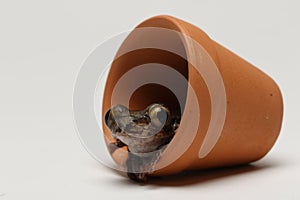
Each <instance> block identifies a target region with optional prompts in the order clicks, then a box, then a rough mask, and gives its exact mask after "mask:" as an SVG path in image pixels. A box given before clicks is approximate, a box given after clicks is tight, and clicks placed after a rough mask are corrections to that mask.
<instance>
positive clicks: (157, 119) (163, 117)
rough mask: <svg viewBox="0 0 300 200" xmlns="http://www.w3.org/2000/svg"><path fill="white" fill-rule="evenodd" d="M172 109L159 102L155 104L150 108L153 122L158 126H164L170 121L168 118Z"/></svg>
mask: <svg viewBox="0 0 300 200" xmlns="http://www.w3.org/2000/svg"><path fill="white" fill-rule="evenodd" d="M169 115H170V111H169V110H168V109H167V108H166V107H164V106H162V105H159V104H154V105H153V106H151V107H150V109H149V117H150V119H151V124H153V125H154V126H156V127H157V128H163V127H164V126H165V125H166V124H167V123H168V118H169Z"/></svg>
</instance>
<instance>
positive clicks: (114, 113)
mask: <svg viewBox="0 0 300 200" xmlns="http://www.w3.org/2000/svg"><path fill="white" fill-rule="evenodd" d="M175 113H177V112H174V111H173V112H172V111H170V110H169V109H168V108H167V107H165V106H164V105H162V104H151V105H150V106H148V107H147V108H146V109H145V110H142V111H130V110H128V109H127V108H126V107H125V106H123V105H116V106H113V107H112V108H111V109H109V110H108V111H107V112H106V114H105V123H106V125H107V127H108V128H109V129H110V130H111V134H112V136H113V138H115V139H116V142H114V143H111V144H110V145H109V147H110V151H111V153H112V152H113V151H114V150H116V149H117V148H120V147H123V146H127V147H128V151H129V153H128V159H127V161H126V167H127V171H128V173H127V174H128V176H129V178H131V179H134V180H136V181H145V180H146V175H147V173H148V172H151V171H152V170H153V169H152V168H153V166H154V165H155V163H156V162H157V161H158V159H159V157H160V154H161V152H162V151H163V149H164V147H165V146H166V145H167V144H168V143H169V142H170V141H171V140H172V138H173V136H174V134H175V131H176V129H177V128H178V125H179V121H180V115H178V114H175Z"/></svg>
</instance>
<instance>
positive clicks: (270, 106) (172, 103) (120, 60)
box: [102, 16, 283, 176]
mask: <svg viewBox="0 0 300 200" xmlns="http://www.w3.org/2000/svg"><path fill="white" fill-rule="evenodd" d="M193 42H196V43H193ZM149 45H150V46H149ZM151 45H152V46H151ZM197 45H198V46H197ZM170 49H171V50H170ZM175 51H176V52H175ZM149 63H150V64H151V63H152V64H153V67H152V68H151V67H149V66H148V67H145V68H144V69H145V70H146V71H145V73H144V74H143V73H142V70H143V68H142V70H140V72H141V75H136V74H135V75H134V76H130V78H127V79H124V80H122V81H121V82H122V84H118V83H119V81H120V79H122V77H123V76H124V75H126V73H128V72H129V71H131V70H132V69H134V68H135V67H137V66H141V65H147V64H149ZM155 65H162V66H169V68H171V69H173V71H174V70H175V73H173V74H175V75H176V72H177V74H178V73H179V74H180V75H181V76H182V77H184V78H185V80H186V82H185V81H184V80H177V79H176V78H174V80H173V79H172V73H170V75H168V74H164V75H163V76H164V77H166V78H168V79H170V81H171V82H172V81H173V82H172V83H174V85H176V84H177V86H176V87H174V88H175V89H176V88H177V89H178V88H179V89H178V94H179V96H180V99H176V97H177V96H178V95H176V92H174V91H172V89H169V88H168V87H167V86H166V85H165V86H162V85H160V84H159V83H158V84H155V81H154V82H153V83H151V81H149V80H147V81H145V82H146V83H147V84H144V85H139V84H141V83H142V82H143V80H145V79H147V75H149V76H150V77H154V76H151V74H153V73H154V74H155V73H156V74H157V76H161V71H160V68H159V67H155ZM147 70H150V71H147ZM151 70H152V71H151ZM155 70H157V71H155ZM165 72H168V70H166V71H165ZM165 72H163V73H165ZM170 72H171V71H170ZM155 77H156V76H155ZM141 80H142V82H141ZM169 85H170V84H169ZM171 85H172V84H171ZM116 87H119V88H120V89H116ZM127 88H131V89H129V90H132V88H136V90H135V91H131V92H128V90H127ZM128 95H129V96H128ZM103 102H104V103H103V113H102V114H103V116H104V115H105V112H106V111H107V110H108V109H109V108H110V107H111V106H112V105H114V104H123V105H126V104H127V105H128V106H129V108H130V109H144V108H145V107H147V106H148V105H149V104H151V103H155V102H156V103H157V102H158V103H163V104H165V105H168V106H169V107H170V108H171V109H173V108H176V107H178V106H179V107H180V106H181V111H182V112H181V122H180V125H179V128H178V129H177V131H176V134H175V136H174V138H173V139H172V141H171V142H170V143H169V144H168V145H167V147H166V149H165V150H164V151H163V153H162V155H161V156H160V159H159V160H158V162H157V163H156V164H155V168H154V170H153V171H152V172H150V173H149V175H150V176H157V175H168V174H174V173H178V172H180V171H183V170H189V169H204V168H212V167H221V166H232V165H238V164H245V163H250V162H253V161H256V160H258V159H260V158H262V157H263V156H265V155H266V154H267V152H268V151H269V150H270V149H271V147H272V146H273V145H274V143H275V141H276V139H277V137H278V134H279V132H280V128H281V123H282V115H283V102H282V96H281V93H280V90H279V88H278V86H277V85H276V83H275V82H274V81H273V80H272V79H271V78H270V77H269V76H268V75H266V74H265V73H264V72H262V71H261V70H259V69H257V68H256V67H254V66H253V65H252V64H250V63H248V62H247V61H245V60H243V59H242V58H240V57H239V56H237V55H235V54H234V53H232V52H231V51H229V50H228V49H226V48H224V47H223V46H221V45H220V44H218V43H216V42H215V41H213V40H212V39H210V38H209V37H208V36H207V35H206V33H204V32H203V31H202V30H200V29H199V28H197V27H195V26H194V25H192V24H189V23H187V22H185V21H182V20H180V19H177V18H174V17H171V16H156V17H153V18H150V19H148V20H146V21H144V22H142V23H141V24H140V25H138V26H137V27H136V28H135V29H134V30H133V31H132V32H131V33H130V35H129V36H128V38H127V39H126V40H125V41H124V42H123V44H122V45H121V47H120V49H119V52H118V53H117V55H116V59H115V60H114V62H113V63H112V65H111V69H110V72H109V75H108V78H107V83H106V86H105V93H104V101H103ZM103 127H104V134H105V138H106V142H107V145H109V143H111V142H113V141H114V140H115V139H114V138H112V136H111V132H110V130H109V129H108V128H107V127H106V126H105V123H104V122H103ZM127 153H128V152H127V148H126V147H123V148H120V149H117V150H116V151H114V152H113V153H112V157H113V158H114V160H115V161H116V163H117V164H118V165H119V166H121V167H122V166H123V167H126V166H125V163H126V159H127V156H128V155H127Z"/></svg>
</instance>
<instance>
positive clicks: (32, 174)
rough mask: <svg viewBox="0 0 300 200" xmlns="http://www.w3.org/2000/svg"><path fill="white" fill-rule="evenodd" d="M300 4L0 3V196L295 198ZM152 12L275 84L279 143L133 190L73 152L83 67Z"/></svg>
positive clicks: (77, 147)
mask: <svg viewBox="0 0 300 200" xmlns="http://www.w3.org/2000/svg"><path fill="white" fill-rule="evenodd" d="M299 6H300V4H299V3H298V2H297V1H296V0H295V1H289V0H287V1H247V2H245V1H243V2H242V1H237V0H236V1H232V0H228V1H208V0H201V1H192V0H190V1H172V2H167V1H158V0H152V1H107V2H105V3H101V2H99V1H81V2H79V1H66V0H63V1H48V2H42V1H33V0H30V1H20V0H17V1H1V2H0V55H1V59H0V91H1V94H0V95H1V96H0V97H1V98H0V99H1V100H0V102H1V104H0V121H1V125H0V158H1V161H0V199H32V200H33V199H65V198H67V197H68V198H72V199H82V198H85V197H86V198H87V199H102V198H104V197H106V196H110V195H111V197H113V199H120V198H122V197H123V198H125V199H136V198H143V199H147V198H149V199H150V198H151V199H153V198H154V197H155V198H157V199H159V198H160V199H165V198H166V197H167V198H168V199H182V198H192V197H195V198H197V199H204V198H209V199H239V198H241V197H242V198H243V199H254V198H257V199H266V198H268V199H299V198H300V192H299V189H298V187H299V185H300V156H299V153H300V149H299V144H298V141H299V139H300V136H299V128H298V124H299V117H298V114H299V113H300V106H299V102H300V94H299V84H300V79H299V77H298V76H299V72H300V68H299V60H298V59H299V53H300V39H299V35H300V27H299V19H300V13H299V12H298V10H299ZM156 14H171V15H174V16H177V17H180V18H182V19H185V20H187V21H190V22H192V23H193V24H196V25H198V26H199V27H201V28H202V29H203V30H205V31H206V32H207V33H208V34H209V35H210V36H211V37H212V38H213V39H215V40H216V41H218V42H220V43H221V44H223V45H225V46H226V47H229V49H231V50H233V51H234V52H236V53H237V54H239V55H240V56H242V57H244V58H245V59H247V60H249V61H250V62H251V63H253V64H255V65H257V66H259V68H261V69H262V70H263V71H265V72H266V73H268V74H269V75H271V76H272V77H273V78H274V79H275V80H276V81H277V82H278V84H279V85H280V87H281V89H282V91H283V94H284V99H285V101H284V102H285V119H284V123H283V129H282V132H281V136H280V138H279V140H278V142H277V143H276V145H275V147H274V148H273V149H272V151H271V152H270V153H269V154H268V155H267V157H265V158H264V159H263V160H261V161H260V162H258V163H256V164H255V165H254V167H246V168H239V169H230V170H221V171H213V172H205V173H195V174H192V175H188V176H187V178H185V177H181V176H179V177H173V178H169V179H166V180H156V181H154V183H152V184H149V185H146V186H138V185H134V184H131V182H128V181H127V180H126V179H123V178H122V177H121V176H119V175H117V174H115V173H113V172H111V171H110V170H109V169H106V168H105V167H103V166H102V165H100V164H98V163H97V162H96V161H94V160H93V159H92V158H91V157H90V156H89V155H88V153H87V152H86V151H85V150H84V148H83V147H82V146H81V144H80V142H79V139H78V138H77V135H76V133H75V130H74V124H73V118H72V104H71V102H72V90H73V85H74V82H75V78H76V74H77V72H78V70H79V68H80V66H81V64H82V62H83V60H84V59H85V58H86V57H87V55H88V54H89V52H90V51H91V50H92V49H94V47H96V46H97V45H98V44H100V43H101V42H103V41H104V40H106V39H108V38H109V37H111V36H112V35H115V34H118V33H120V32H122V31H127V30H129V29H131V28H133V27H134V26H135V25H136V24H137V23H139V22H140V21H142V20H143V19H145V18H147V17H150V16H153V15H156ZM178 179H180V180H183V182H178V181H177V180H178ZM182 183H185V184H184V185H183V184H182Z"/></svg>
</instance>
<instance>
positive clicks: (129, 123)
mask: <svg viewBox="0 0 300 200" xmlns="http://www.w3.org/2000/svg"><path fill="white" fill-rule="evenodd" d="M170 122H171V113H170V110H169V109H168V108H166V107H165V106H163V105H161V104H151V105H150V106H148V107H147V108H146V109H145V110H142V111H130V110H128V109H127V108H126V107H125V106H123V105H116V106H113V107H112V108H111V109H109V110H108V111H107V112H106V114H105V123H106V125H107V127H108V128H109V129H110V130H111V132H112V136H113V137H115V138H118V137H121V136H123V137H126V136H128V137H134V138H150V137H153V136H154V135H156V134H157V133H159V132H160V131H161V130H162V129H163V128H164V127H166V126H168V125H170Z"/></svg>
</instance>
